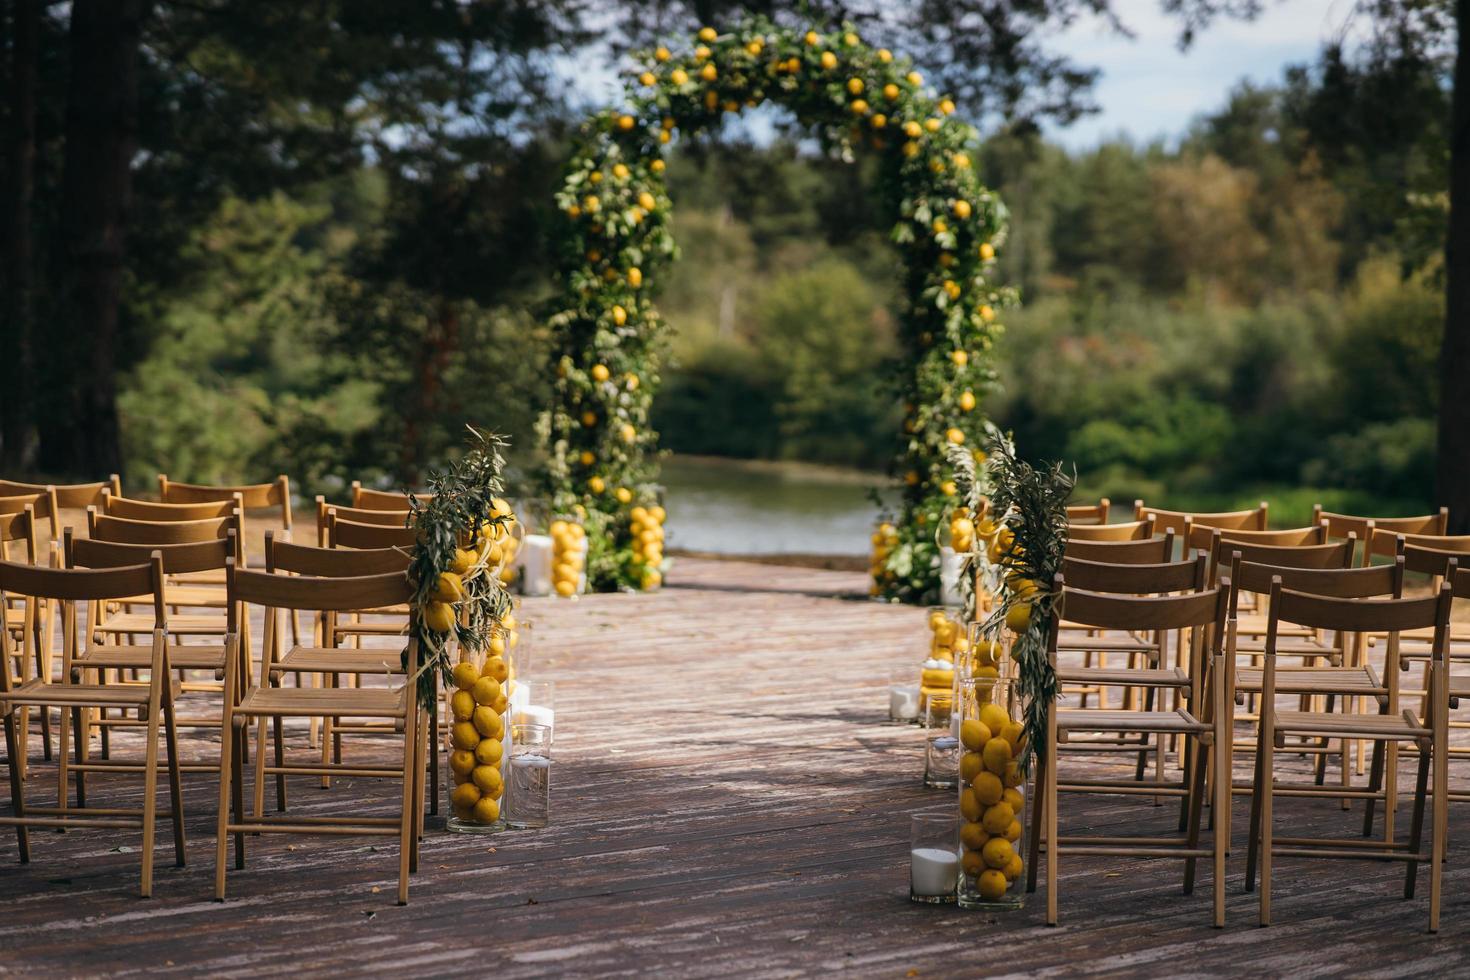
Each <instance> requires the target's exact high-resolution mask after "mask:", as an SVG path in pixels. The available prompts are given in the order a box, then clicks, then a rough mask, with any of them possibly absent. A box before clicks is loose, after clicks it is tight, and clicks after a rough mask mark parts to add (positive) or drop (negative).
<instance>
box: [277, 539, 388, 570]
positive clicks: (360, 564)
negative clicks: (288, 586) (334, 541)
mask: <svg viewBox="0 0 1470 980" xmlns="http://www.w3.org/2000/svg"><path fill="white" fill-rule="evenodd" d="M409 561H410V556H409V554H408V553H407V552H406V551H404V550H403V549H400V548H364V549H361V550H351V549H345V548H343V549H339V548H313V547H311V546H309V545H304V544H293V543H291V542H290V541H277V540H275V534H274V532H271V531H267V532H266V533H265V567H266V571H268V572H290V573H292V574H294V575H309V576H315V577H317V578H354V577H361V576H363V575H386V574H388V573H389V572H398V573H403V572H406V571H408V564H409Z"/></svg>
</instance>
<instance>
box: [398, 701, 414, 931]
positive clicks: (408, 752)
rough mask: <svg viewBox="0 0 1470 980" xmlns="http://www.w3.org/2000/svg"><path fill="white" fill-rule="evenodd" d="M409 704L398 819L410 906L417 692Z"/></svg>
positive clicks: (401, 877)
mask: <svg viewBox="0 0 1470 980" xmlns="http://www.w3.org/2000/svg"><path fill="white" fill-rule="evenodd" d="M408 698H409V705H408V710H407V711H406V712H405V715H406V717H405V718H404V720H403V726H404V732H403V812H402V813H401V814H399V817H398V904H399V905H407V904H408V873H409V866H410V865H411V864H412V859H413V847H414V824H415V823H416V819H415V817H414V815H413V808H414V804H415V803H416V802H417V797H418V793H417V792H416V791H415V790H416V784H417V780H416V779H415V778H414V774H413V767H414V763H415V762H417V761H418V737H419V735H418V732H419V724H418V716H419V711H418V706H417V705H415V704H413V703H412V702H413V692H412V691H410V692H409V693H408Z"/></svg>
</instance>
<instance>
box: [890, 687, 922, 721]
mask: <svg viewBox="0 0 1470 980" xmlns="http://www.w3.org/2000/svg"><path fill="white" fill-rule="evenodd" d="M888 717H890V718H892V719H894V720H895V721H913V720H914V719H915V718H917V717H919V685H917V684H890V685H888Z"/></svg>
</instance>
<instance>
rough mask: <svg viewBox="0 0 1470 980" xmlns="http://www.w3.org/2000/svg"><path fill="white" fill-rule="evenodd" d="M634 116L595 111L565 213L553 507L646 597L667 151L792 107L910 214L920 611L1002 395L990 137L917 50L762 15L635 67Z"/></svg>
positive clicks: (902, 572) (607, 585)
mask: <svg viewBox="0 0 1470 980" xmlns="http://www.w3.org/2000/svg"><path fill="white" fill-rule="evenodd" d="M635 57H636V60H637V62H638V63H639V67H638V68H637V69H636V70H635V72H634V76H635V77H634V78H633V79H632V81H631V82H630V85H629V87H628V90H627V95H626V102H625V105H624V106H622V107H620V108H616V109H608V110H605V111H602V112H599V113H597V114H596V115H594V116H592V117H591V118H589V119H588V120H587V122H586V124H585V125H584V127H583V130H582V134H581V139H580V142H579V144H578V146H577V148H576V150H575V152H574V153H573V155H572V158H571V160H570V161H569V163H568V165H567V169H566V173H565V178H564V181H563V184H562V187H561V190H560V191H559V192H558V194H557V205H558V207H559V208H560V210H561V212H562V215H563V216H564V218H565V220H564V221H563V222H562V224H561V227H560V232H559V236H560V261H561V263H562V265H561V269H560V283H561V285H562V289H563V295H562V296H561V297H560V299H559V300H558V303H559V306H558V307H557V308H556V309H555V311H554V312H553V314H552V316H551V318H550V326H551V329H552V335H553V352H552V364H551V369H552V373H553V376H554V396H553V402H552V405H551V407H550V409H549V410H548V411H547V412H546V413H544V414H543V416H542V417H541V420H540V423H539V432H538V435H539V437H540V439H541V441H542V444H543V449H544V452H545V463H544V470H543V473H542V477H543V481H544V490H545V492H546V494H547V496H548V497H549V498H550V500H551V505H552V508H553V510H554V511H556V512H557V513H561V514H570V515H573V516H575V517H577V518H579V519H581V520H582V521H583V523H584V524H585V525H586V526H587V530H588V539H589V542H590V544H589V554H588V575H589V580H590V582H591V584H592V586H593V587H594V588H597V589H615V588H620V587H632V588H646V587H650V586H652V585H654V584H656V583H657V582H658V581H659V580H660V575H659V573H660V572H661V569H659V568H655V567H652V566H650V565H649V564H647V563H646V562H645V561H644V560H643V559H641V558H640V557H639V554H638V552H637V550H636V549H635V548H634V547H633V546H632V531H631V528H630V524H631V521H630V517H629V514H630V511H631V510H632V509H633V508H634V507H639V506H643V507H647V506H650V505H652V504H653V503H654V502H655V500H656V497H657V495H658V486H657V482H656V481H657V476H658V464H657V459H658V452H657V447H658V437H657V433H655V432H654V431H653V430H652V428H651V426H650V424H649V408H650V405H651V404H652V400H653V397H654V395H655V394H656V392H657V390H658V386H659V375H660V371H661V369H662V366H663V363H664V350H665V337H666V331H667V325H666V324H665V322H664V321H663V319H662V318H661V317H660V316H659V313H658V311H657V309H656V308H655V306H654V304H653V296H654V291H655V286H656V284H657V282H658V277H659V274H660V272H661V271H662V270H663V269H664V268H665V267H666V265H667V264H668V263H669V262H670V261H671V260H673V259H674V258H675V257H676V251H677V250H676V246H675V243H674V240H673V237H672V235H671V234H670V214H669V207H670V202H669V198H668V194H667V191H666V188H665V183H664V159H663V150H664V147H665V146H666V145H667V144H669V143H670V142H671V141H672V140H673V139H674V138H675V136H676V134H678V135H683V136H689V135H693V134H697V133H700V132H706V131H709V130H711V129H713V128H716V127H718V126H719V124H720V122H721V120H722V118H723V117H724V115H725V114H727V113H734V112H739V111H741V110H742V109H744V108H746V107H753V106H757V105H760V104H762V103H763V102H766V101H773V102H776V103H779V104H781V105H783V106H785V107H786V108H787V109H789V110H791V111H792V112H793V113H794V114H795V116H796V118H797V120H798V121H799V122H800V123H802V124H803V125H805V126H807V127H809V128H810V129H811V130H813V131H814V132H815V134H816V136H817V137H818V139H819V140H820V142H821V144H822V146H823V148H824V150H825V151H826V152H828V153H831V154H833V155H836V156H839V157H841V158H843V159H852V158H853V156H854V154H855V153H856V151H858V150H860V149H862V150H866V151H868V152H872V153H875V154H877V156H878V159H879V161H880V167H879V172H880V174H879V178H878V187H877V193H878V194H880V195H881V197H882V202H883V204H884V205H885V206H886V207H887V208H889V209H890V211H891V213H893V214H894V215H896V216H897V221H896V224H895V226H894V228H893V236H892V237H893V240H894V242H895V243H896V245H897V246H898V251H899V254H900V260H901V261H902V263H903V267H904V285H905V290H906V302H905V306H904V308H903V309H902V310H900V311H899V312H900V322H901V329H900V348H901V354H900V356H899V363H898V364H897V365H896V366H895V371H894V378H893V381H894V391H893V392H891V393H888V392H874V393H873V397H875V398H888V397H897V398H899V399H901V400H902V403H903V405H904V431H903V432H902V433H901V434H900V435H899V437H898V438H896V439H895V453H894V461H893V463H892V467H891V469H892V474H893V476H894V477H895V479H896V480H897V482H898V484H899V486H900V488H901V497H900V500H901V503H900V507H899V513H898V514H897V515H896V521H895V524H896V528H895V530H896V539H895V537H894V536H893V535H890V536H889V541H888V543H887V545H886V546H885V549H884V550H885V557H884V558H883V560H882V563H881V568H880V570H879V571H878V574H877V575H876V576H875V591H876V592H877V593H878V594H882V595H884V596H887V597H890V598H897V599H903V600H907V601H932V600H933V599H934V597H935V596H936V595H937V593H938V579H939V572H938V549H939V541H938V538H937V534H938V531H939V529H940V528H941V527H943V526H944V524H945V521H944V518H945V516H946V514H947V513H948V512H949V511H950V509H951V508H952V507H953V506H954V505H955V504H957V503H958V498H957V497H956V496H955V487H954V483H953V480H952V475H953V474H952V471H951V469H950V466H949V464H948V463H947V461H946V451H947V450H948V448H949V447H950V446H954V445H963V446H968V447H972V448H976V450H977V451H978V446H979V445H980V441H981V438H982V434H983V430H984V413H983V411H982V409H981V405H982V403H983V400H984V397H985V395H986V394H987V393H988V392H989V391H990V390H991V388H992V387H993V385H994V381H995V378H994V372H993V370H992V369H991V367H990V356H989V354H990V350H991V346H992V343H993V341H994V339H995V337H996V336H997V334H998V333H999V332H1000V330H1001V329H1002V328H1001V326H1000V322H999V319H998V313H999V311H1001V310H1003V309H1005V308H1006V307H1008V306H1010V305H1011V304H1012V303H1013V302H1014V301H1015V296H1014V292H1013V291H1012V290H1010V289H1008V288H1005V287H1003V286H1001V285H999V284H998V283H997V282H996V281H995V279H994V273H995V253H996V250H997V249H998V248H999V247H1000V246H1001V245H1002V243H1003V240H1004V236H1005V228H1006V211H1005V207H1004V205H1002V203H1001V201H1000V200H999V198H998V197H997V196H996V195H995V194H994V193H992V192H991V191H990V190H988V189H987V188H986V187H985V186H983V185H982V184H981V182H980V179H979V177H978V176H977V175H976V173H975V169H974V166H973V164H972V160H973V158H974V147H975V143H976V139H977V135H976V132H975V129H974V128H973V127H972V126H970V125H968V124H967V123H965V122H963V121H961V120H960V119H958V118H957V117H956V116H955V115H954V110H955V106H954V103H953V101H951V100H950V99H948V98H943V97H940V96H938V95H936V94H935V93H933V92H931V91H930V90H929V89H927V88H926V87H925V85H924V79H923V77H922V76H921V75H920V74H919V72H917V71H916V70H915V69H914V68H913V66H912V64H911V63H910V62H909V61H908V59H906V58H900V57H895V56H894V55H893V54H892V53H891V52H889V51H888V50H886V49H883V48H874V47H871V46H869V45H868V44H867V43H865V42H864V41H863V40H862V39H861V38H860V37H859V36H858V34H857V32H856V31H855V30H853V29H852V28H851V27H850V26H846V25H844V26H843V27H842V28H841V29H838V30H833V31H821V30H815V29H814V30H809V31H799V30H793V29H790V28H786V27H781V26H778V25H776V24H774V23H772V22H771V21H769V20H766V19H763V18H756V19H751V20H747V21H744V22H742V23H741V24H739V25H738V26H736V27H735V28H733V29H731V30H728V31H725V32H717V31H716V30H714V29H713V28H709V27H706V28H703V29H701V30H700V31H699V33H698V34H697V35H696V36H695V37H694V38H691V39H689V42H688V43H687V44H686V45H683V46H680V47H678V48H676V49H671V48H670V47H664V46H660V47H658V48H656V49H654V50H652V51H645V52H640V53H639V54H637V55H636V56H635Z"/></svg>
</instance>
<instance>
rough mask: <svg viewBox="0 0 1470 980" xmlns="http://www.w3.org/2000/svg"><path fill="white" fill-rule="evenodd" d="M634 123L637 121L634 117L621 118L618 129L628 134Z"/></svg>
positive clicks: (619, 118)
mask: <svg viewBox="0 0 1470 980" xmlns="http://www.w3.org/2000/svg"><path fill="white" fill-rule="evenodd" d="M634 122H635V120H634V119H633V117H632V116H619V117H618V128H619V129H621V130H622V131H623V132H627V131H628V130H630V129H632V128H633V125H634Z"/></svg>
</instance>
